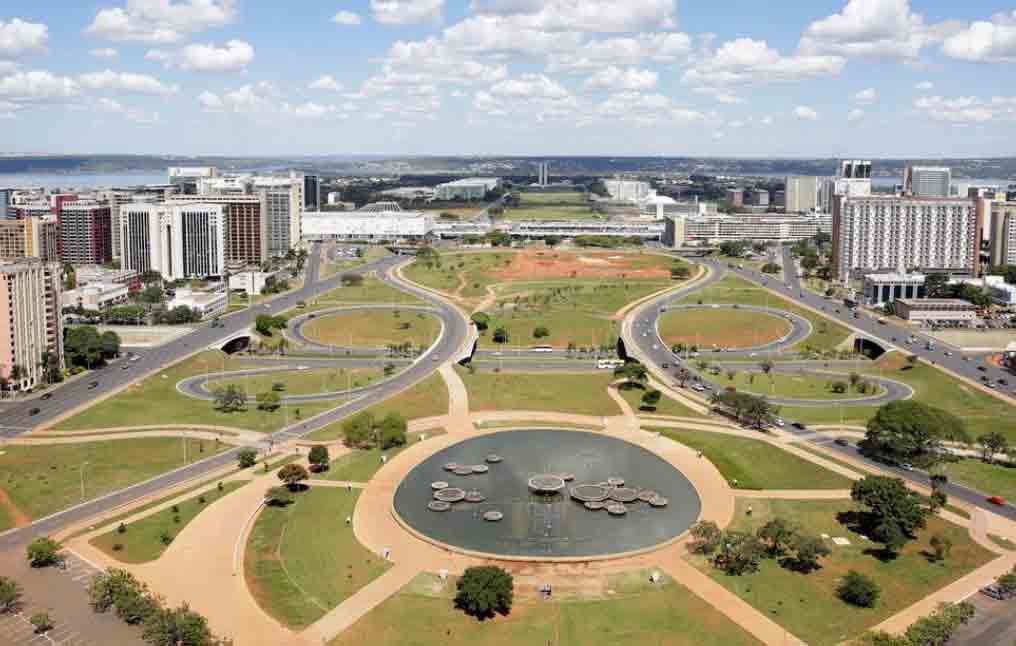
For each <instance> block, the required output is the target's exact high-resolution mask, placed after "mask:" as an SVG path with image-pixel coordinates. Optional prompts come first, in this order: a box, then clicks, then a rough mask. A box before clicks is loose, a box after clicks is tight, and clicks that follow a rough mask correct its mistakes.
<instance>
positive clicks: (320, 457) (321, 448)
mask: <svg viewBox="0 0 1016 646" xmlns="http://www.w3.org/2000/svg"><path fill="white" fill-rule="evenodd" d="M307 461H308V462H310V465H311V468H312V469H313V470H315V471H324V470H326V469H327V468H328V462H329V461H330V459H329V456H328V447H327V446H325V445H324V444H315V445H314V446H312V447H311V448H310V452H309V453H307Z"/></svg>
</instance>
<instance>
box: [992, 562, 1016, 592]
mask: <svg viewBox="0 0 1016 646" xmlns="http://www.w3.org/2000/svg"><path fill="white" fill-rule="evenodd" d="M995 583H997V584H998V587H1000V588H1001V589H1002V591H1003V592H1016V566H1013V569H1012V570H1010V571H1009V572H1007V573H1006V574H1003V575H1002V576H1000V577H998V579H996V580H995Z"/></svg>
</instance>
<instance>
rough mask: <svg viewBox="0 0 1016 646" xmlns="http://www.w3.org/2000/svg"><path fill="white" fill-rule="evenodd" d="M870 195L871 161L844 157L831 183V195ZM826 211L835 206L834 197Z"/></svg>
mask: <svg viewBox="0 0 1016 646" xmlns="http://www.w3.org/2000/svg"><path fill="white" fill-rule="evenodd" d="M869 195H871V161H869V160H866V159H845V160H842V161H841V162H840V174H839V176H837V177H836V179H835V181H834V183H833V197H834V198H835V197H839V196H842V197H867V196H869ZM832 202H833V203H832V204H830V205H829V209H826V212H827V213H828V212H831V211H832V209H833V208H835V199H833V201H832Z"/></svg>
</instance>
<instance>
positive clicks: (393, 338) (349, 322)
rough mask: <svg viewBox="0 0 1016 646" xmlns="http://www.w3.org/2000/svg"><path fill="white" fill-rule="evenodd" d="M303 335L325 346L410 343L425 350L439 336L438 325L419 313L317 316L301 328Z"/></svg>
mask: <svg viewBox="0 0 1016 646" xmlns="http://www.w3.org/2000/svg"><path fill="white" fill-rule="evenodd" d="M303 333H304V335H305V336H306V337H307V338H308V339H310V340H311V341H315V342H317V343H323V344H325V345H333V346H343V347H353V348H364V347H367V348H384V347H386V346H388V345H402V344H403V343H411V344H412V345H413V347H415V348H427V347H429V346H430V345H431V344H432V343H434V340H435V339H437V337H438V335H439V334H440V333H441V321H440V320H439V319H438V318H437V317H435V316H432V315H430V314H424V313H423V312H411V311H399V310H361V311H355V312H340V313H336V314H328V315H325V316H319V317H318V318H315V319H314V320H312V321H308V322H307V323H305V324H304V326H303Z"/></svg>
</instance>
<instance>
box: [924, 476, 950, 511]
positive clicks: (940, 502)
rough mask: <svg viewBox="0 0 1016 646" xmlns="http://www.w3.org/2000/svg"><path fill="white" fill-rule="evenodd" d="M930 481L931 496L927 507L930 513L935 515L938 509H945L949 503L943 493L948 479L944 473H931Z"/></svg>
mask: <svg viewBox="0 0 1016 646" xmlns="http://www.w3.org/2000/svg"><path fill="white" fill-rule="evenodd" d="M930 480H931V496H930V498H929V507H930V508H931V513H936V512H938V510H939V509H941V508H942V507H945V505H946V503H947V502H948V501H949V499H948V497H947V496H946V495H945V491H944V489H945V485H946V483H947V482H949V478H948V477H947V476H946V475H945V474H944V473H932V474H931V478H930Z"/></svg>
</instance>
